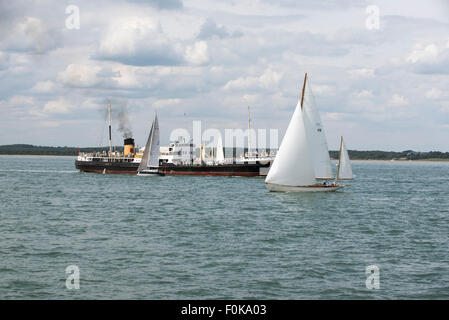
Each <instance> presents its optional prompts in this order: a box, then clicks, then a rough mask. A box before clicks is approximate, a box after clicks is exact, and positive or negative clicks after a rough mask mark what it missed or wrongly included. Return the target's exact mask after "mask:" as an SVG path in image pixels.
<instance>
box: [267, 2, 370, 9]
mask: <svg viewBox="0 0 449 320" xmlns="http://www.w3.org/2000/svg"><path fill="white" fill-rule="evenodd" d="M262 1H263V2H266V3H270V4H274V5H278V6H281V7H295V8H304V9H346V8H349V7H366V6H367V5H368V4H369V3H368V2H367V1H366V0H320V1H310V0H277V1H271V0H262Z"/></svg>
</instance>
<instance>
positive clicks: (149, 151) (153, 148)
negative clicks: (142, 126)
mask: <svg viewBox="0 0 449 320" xmlns="http://www.w3.org/2000/svg"><path fill="white" fill-rule="evenodd" d="M158 167H159V122H158V120H157V114H156V115H155V116H154V120H153V124H152V125H151V130H150V134H149V135H148V140H147V144H146V145H145V150H144V152H143V156H142V160H141V161H140V165H139V168H138V169H137V171H138V172H141V171H143V170H148V169H150V168H158Z"/></svg>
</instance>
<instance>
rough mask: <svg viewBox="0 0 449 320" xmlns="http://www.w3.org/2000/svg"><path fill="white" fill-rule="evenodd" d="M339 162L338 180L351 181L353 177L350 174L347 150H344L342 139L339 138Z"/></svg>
mask: <svg viewBox="0 0 449 320" xmlns="http://www.w3.org/2000/svg"><path fill="white" fill-rule="evenodd" d="M341 143H342V146H341V160H340V174H339V179H340V180H352V179H354V175H353V174H352V167H351V160H350V159H349V154H348V150H347V149H346V145H345V142H344V141H343V137H341Z"/></svg>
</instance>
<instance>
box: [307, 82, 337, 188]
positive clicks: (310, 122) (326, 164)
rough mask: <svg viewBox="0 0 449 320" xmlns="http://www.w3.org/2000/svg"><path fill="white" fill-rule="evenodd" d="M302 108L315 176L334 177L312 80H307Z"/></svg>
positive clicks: (319, 177)
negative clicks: (311, 83)
mask: <svg viewBox="0 0 449 320" xmlns="http://www.w3.org/2000/svg"><path fill="white" fill-rule="evenodd" d="M306 80H308V79H306ZM302 108H303V111H304V124H305V127H306V133H307V139H308V141H309V146H310V152H311V154H312V160H313V167H314V170H315V177H316V178H317V179H333V178H334V174H333V171H332V164H331V160H330V157H329V149H328V146H327V140H326V134H325V133H324V128H323V125H322V123H321V117H320V113H319V111H318V108H317V106H316V103H315V98H314V96H313V93H312V88H311V86H310V81H306V85H305V88H304V100H303V103H302Z"/></svg>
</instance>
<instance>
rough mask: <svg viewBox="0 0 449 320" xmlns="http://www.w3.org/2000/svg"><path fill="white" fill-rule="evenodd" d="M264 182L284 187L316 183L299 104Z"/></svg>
mask: <svg viewBox="0 0 449 320" xmlns="http://www.w3.org/2000/svg"><path fill="white" fill-rule="evenodd" d="M265 182H266V183H271V184H278V185H285V186H308V185H313V184H315V183H316V180H315V173H314V168H313V164H312V158H311V154H310V149H309V143H308V142H307V136H306V130H305V127H304V121H303V112H302V110H301V106H300V103H299V102H298V105H297V106H296V109H295V112H294V113H293V116H292V118H291V120H290V124H289V125H288V128H287V131H286V132H285V135H284V138H283V139H282V142H281V146H280V148H279V151H278V152H277V155H276V158H275V159H274V161H273V164H272V165H271V168H270V171H269V172H268V175H267V178H266V179H265Z"/></svg>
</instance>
